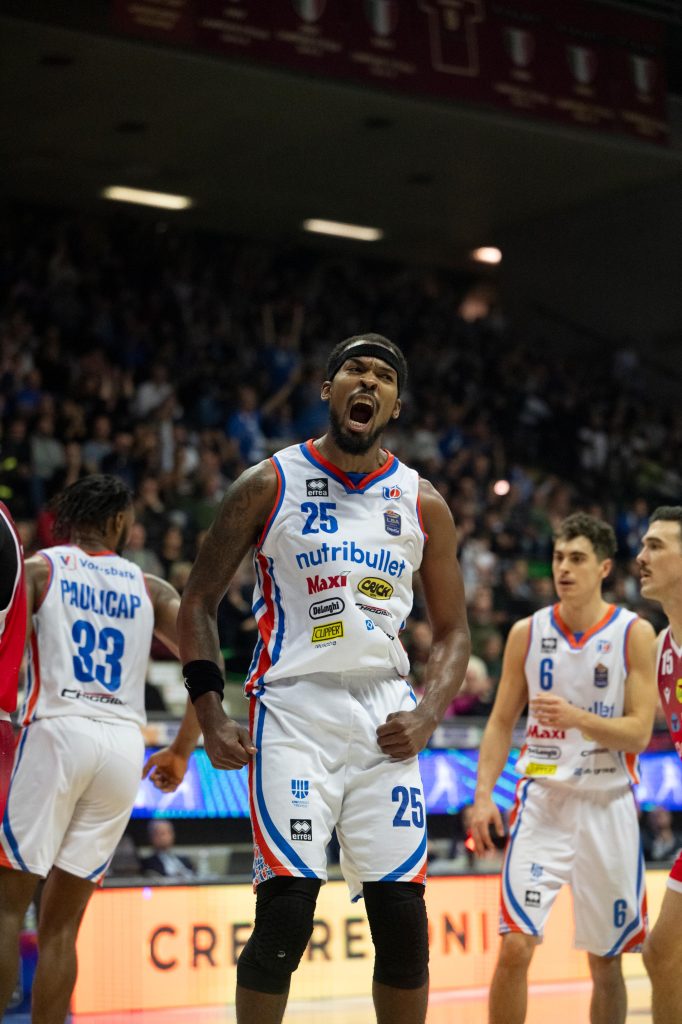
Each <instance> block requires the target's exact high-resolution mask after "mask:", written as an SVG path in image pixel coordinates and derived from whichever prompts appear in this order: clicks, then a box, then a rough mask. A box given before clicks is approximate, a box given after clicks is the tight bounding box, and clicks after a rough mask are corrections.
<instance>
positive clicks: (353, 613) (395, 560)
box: [246, 441, 425, 695]
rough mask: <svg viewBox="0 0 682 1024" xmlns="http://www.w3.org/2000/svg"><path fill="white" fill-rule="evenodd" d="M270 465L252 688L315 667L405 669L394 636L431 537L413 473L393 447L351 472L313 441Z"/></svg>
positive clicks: (407, 609)
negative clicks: (271, 488)
mask: <svg viewBox="0 0 682 1024" xmlns="http://www.w3.org/2000/svg"><path fill="white" fill-rule="evenodd" d="M272 464H273V466H274V467H275V470H276V472H277V479H278V489H277V497H276V500H275V505H274V508H273V510H272V512H271V514H270V517H269V519H268V521H267V523H266V524H265V528H264V530H263V533H262V535H261V537H260V540H259V543H258V545H257V547H256V552H255V567H256V577H257V581H256V587H255V591H254V606H253V610H254V615H255V616H256V619H257V621H258V631H259V639H258V642H257V644H256V648H255V651H254V655H253V659H252V662H251V666H250V668H249V673H248V676H247V680H246V692H247V693H253V694H256V695H257V694H259V693H261V692H262V691H263V687H264V686H265V685H267V684H269V683H272V682H273V681H274V680H277V679H284V678H290V677H296V676H301V675H308V674H310V673H315V672H329V673H338V672H345V671H348V670H357V671H358V672H361V671H363V670H376V669H386V670H393V671H395V672H397V674H398V675H402V676H405V675H407V673H408V671H409V662H408V659H407V655H406V654H405V651H404V649H403V647H402V644H401V643H400V640H399V637H398V634H399V632H400V629H401V628H402V625H403V624H404V621H405V619H406V618H407V616H408V615H409V613H410V609H411V608H412V575H413V573H414V572H415V571H416V570H417V569H418V568H419V565H420V564H421V559H422V553H423V549H424V540H425V535H424V531H423V528H422V521H421V513H420V509H419V477H418V475H417V473H416V472H415V471H414V470H413V469H409V468H408V467H407V466H405V465H403V464H402V463H401V462H399V460H398V459H396V458H395V456H393V455H391V454H390V453H387V458H386V461H385V462H384V464H383V465H382V466H380V467H378V468H377V469H376V470H374V472H372V473H368V474H366V475H362V476H358V475H356V474H354V475H353V478H351V477H350V476H349V475H348V474H347V473H345V472H343V470H340V469H338V468H337V467H336V466H334V465H332V464H331V463H330V462H328V461H327V460H326V459H325V458H324V457H323V456H322V455H321V454H320V453H319V452H318V451H317V449H316V448H315V446H314V444H313V443H312V441H308V442H306V443H305V444H301V445H292V446H291V447H289V448H285V449H283V450H282V451H280V452H278V453H277V454H276V455H274V456H273V458H272Z"/></svg>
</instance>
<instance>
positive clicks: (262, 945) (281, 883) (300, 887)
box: [237, 877, 322, 995]
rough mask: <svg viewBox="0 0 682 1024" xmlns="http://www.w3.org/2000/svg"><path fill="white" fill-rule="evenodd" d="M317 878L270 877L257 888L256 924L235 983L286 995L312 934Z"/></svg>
mask: <svg viewBox="0 0 682 1024" xmlns="http://www.w3.org/2000/svg"><path fill="white" fill-rule="evenodd" d="M321 884H322V883H321V882H320V880H319V879H318V878H288V877H287V878H285V877H277V878H270V879H268V881H267V882H261V883H260V885H259V886H258V888H257V889H256V923H255V926H254V929H253V931H252V933H251V937H250V938H249V941H248V942H247V943H246V945H245V946H244V949H243V950H242V952H241V955H240V957H239V961H238V962H237V984H238V985H240V986H241V987H242V988H250V989H254V990H255V991H256V992H266V993H269V994H272V995H280V994H281V993H282V992H286V991H287V989H288V987H289V981H290V979H291V975H292V973H293V972H294V971H295V970H296V968H297V967H298V965H299V963H300V962H301V957H302V956H303V951H304V950H305V947H306V946H307V945H308V940H309V938H310V936H311V935H312V931H313V917H314V914H315V903H316V902H317V894H318V892H319V891H320V885H321Z"/></svg>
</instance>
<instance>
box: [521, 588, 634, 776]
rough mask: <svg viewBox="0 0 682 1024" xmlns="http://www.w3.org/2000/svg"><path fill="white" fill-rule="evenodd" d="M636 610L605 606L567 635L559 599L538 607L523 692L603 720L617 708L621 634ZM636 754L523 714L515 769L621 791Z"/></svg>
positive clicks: (621, 693) (624, 670) (622, 671)
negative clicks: (523, 730)
mask: <svg viewBox="0 0 682 1024" xmlns="http://www.w3.org/2000/svg"><path fill="white" fill-rule="evenodd" d="M636 619H637V616H636V615H635V614H634V613H633V612H629V611H626V610H625V609H624V608H618V607H617V606H616V605H610V606H609V608H608V610H607V612H606V614H605V615H604V617H603V618H602V619H601V620H600V621H599V622H597V623H596V624H595V625H594V626H592V627H591V628H590V629H588V630H586V632H584V633H581V634H573V633H571V631H570V630H569V628H568V627H567V626H566V624H565V623H564V622H563V620H562V618H561V615H560V612H559V605H558V604H557V605H554V606H553V607H548V608H542V609H541V610H540V611H538V612H536V613H535V615H533V617H532V619H531V626H530V637H529V640H528V653H527V655H526V662H525V673H526V680H527V683H528V697H529V699H532V698H533V697H536V696H539V695H541V694H543V693H546V694H550V693H551V694H556V695H557V696H559V697H564V698H565V700H567V701H568V702H569V703H570V704H574V705H575V706H576V707H580V708H583V709H584V710H585V711H591V712H593V713H594V714H596V715H601V717H602V718H619V717H620V716H621V715H622V714H623V704H624V697H625V680H626V679H627V675H628V671H629V667H628V652H627V642H628V634H629V632H630V629H631V627H632V624H633V623H634V622H635V621H636ZM637 765H638V759H637V755H636V754H626V753H623V752H620V751H615V750H607V749H606V748H605V747H600V746H599V744H597V743H595V742H593V741H592V740H589V739H587V738H586V737H585V736H583V734H582V733H581V732H580V730H579V729H553V728H548V727H547V726H542V725H540V723H539V722H538V721H537V719H535V718H534V717H533V715H532V714H529V716H528V724H527V729H526V739H525V743H524V746H523V749H522V750H521V754H520V755H519V760H518V762H517V765H516V767H517V770H518V771H519V772H520V773H521V774H522V775H525V776H526V777H529V778H535V779H541V780H542V781H544V782H549V783H551V782H568V781H570V783H571V784H572V785H575V786H580V787H581V788H583V789H592V790H595V789H598V790H608V789H614V790H616V789H623V787H626V786H627V785H629V784H630V783H633V782H638V781H639V776H638V774H637Z"/></svg>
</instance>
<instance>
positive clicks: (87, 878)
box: [85, 853, 114, 882]
mask: <svg viewBox="0 0 682 1024" xmlns="http://www.w3.org/2000/svg"><path fill="white" fill-rule="evenodd" d="M113 856H114V855H113V853H112V855H111V857H107V859H106V860H105V861H104V864H100V866H99V867H98V868H95V870H94V871H91V872H90V874H89V875H86V876H85V881H86V882H91V881H96V880H97V876H98V875H103V874H104V872H105V871H106V870H107V868H108V867H109V865H110V864H111V861H112V858H113Z"/></svg>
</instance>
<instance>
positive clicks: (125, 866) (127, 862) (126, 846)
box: [106, 832, 142, 878]
mask: <svg viewBox="0 0 682 1024" xmlns="http://www.w3.org/2000/svg"><path fill="white" fill-rule="evenodd" d="M141 874H142V862H141V861H140V857H139V855H138V852H137V848H136V846H135V841H134V839H133V837H132V836H130V835H128V833H127V832H126V833H124V834H123V835H122V836H121V838H120V840H119V843H118V846H117V847H116V849H115V850H114V856H113V857H112V858H111V864H110V865H109V869H108V871H107V874H106V877H107V878H138V877H139V876H140V875H141Z"/></svg>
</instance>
